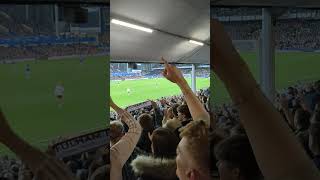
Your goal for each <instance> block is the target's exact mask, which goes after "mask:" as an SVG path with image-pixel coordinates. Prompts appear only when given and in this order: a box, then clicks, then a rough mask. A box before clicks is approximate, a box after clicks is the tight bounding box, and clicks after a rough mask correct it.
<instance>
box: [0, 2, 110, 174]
mask: <svg viewBox="0 0 320 180" xmlns="http://www.w3.org/2000/svg"><path fill="white" fill-rule="evenodd" d="M108 60H109V5H108V4H106V5H103V4H101V5H90V4H84V5H81V4H78V5H74V4H69V5H67V4H66V5H55V4H45V5H37V4H33V5H28V4H26V5H23V4H19V5H14V4H1V6H0V83H1V88H0V94H1V95H0V99H1V100H0V107H1V111H2V113H3V114H4V116H5V118H6V120H7V122H8V124H9V126H10V127H11V128H12V130H13V131H14V132H15V133H16V134H17V135H18V136H19V137H21V138H22V139H23V140H25V141H26V142H27V143H28V144H30V145H31V146H33V147H35V148H37V149H40V150H41V151H44V152H51V154H52V155H54V156H56V157H57V159H60V160H63V161H64V162H65V164H66V165H67V166H70V165H68V164H72V165H71V166H72V169H71V170H72V173H73V174H74V175H77V176H81V177H85V178H87V177H89V175H90V176H91V174H92V173H93V171H94V170H95V169H96V168H99V167H100V166H101V167H102V166H104V165H105V164H106V156H107V155H106V154H105V152H103V151H102V153H101V151H100V150H99V149H101V148H102V149H105V147H106V146H107V144H108V143H107V132H106V127H107V126H106V115H107V113H106V111H105V108H106V106H105V104H106V97H107V94H108V88H107V87H108V86H107V82H108V81H107V78H108V76H107V75H106V71H107V70H106V69H107V67H108V66H107V63H108ZM1 121H3V120H1ZM2 123H3V122H2ZM2 135H3V134H2ZM98 140H99V142H100V143H97V142H98ZM95 142H96V143H95ZM2 143H3V142H2ZM12 143H15V142H12ZM13 152H15V153H13ZM26 152H27V151H26ZM20 153H21V151H20ZM99 153H100V154H99ZM17 156H18V157H19V158H22V159H18V158H17ZM38 156H39V157H40V155H38ZM84 156H86V157H84ZM30 157H31V156H30ZM81 157H82V158H81ZM87 158H91V159H92V158H93V159H92V160H95V159H97V158H98V159H101V163H100V164H98V165H97V164H95V168H94V169H91V170H90V171H89V170H88V169H89V166H90V165H92V164H94V163H92V162H91V161H90V162H87V163H88V164H87V165H86V166H83V165H82V163H84V162H85V161H87ZM0 159H1V160H0V166H1V171H0V177H1V178H8V179H18V174H21V173H23V172H25V173H27V174H28V172H31V171H30V169H29V168H31V170H33V169H32V166H28V165H30V164H29V163H30V162H29V163H26V162H23V161H25V159H24V158H23V155H21V154H19V151H18V153H17V151H15V149H14V148H11V149H10V150H9V149H8V148H6V147H5V146H4V145H2V144H1V145H0ZM21 160H23V161H21ZM34 161H36V158H35V159H34ZM52 162H54V161H52ZM75 162H79V164H76V165H74V164H75ZM67 166H66V167H64V168H63V169H65V170H67V169H68V168H69V167H67ZM71 166H70V168H71ZM33 172H34V171H33ZM29 175H30V176H31V177H28V176H29ZM34 175H35V174H33V175H32V173H29V174H28V175H26V174H25V175H23V177H20V176H21V175H19V179H20V178H27V179H28V178H32V176H34ZM40 179H43V178H40Z"/></svg>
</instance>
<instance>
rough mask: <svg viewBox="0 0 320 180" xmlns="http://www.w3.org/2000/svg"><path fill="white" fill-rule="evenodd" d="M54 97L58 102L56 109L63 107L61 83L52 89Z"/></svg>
mask: <svg viewBox="0 0 320 180" xmlns="http://www.w3.org/2000/svg"><path fill="white" fill-rule="evenodd" d="M54 95H55V96H56V98H57V101H58V107H59V108H61V107H62V105H63V99H64V97H63V96H64V87H63V85H62V83H58V84H57V85H56V87H55V89H54Z"/></svg>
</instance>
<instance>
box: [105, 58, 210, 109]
mask: <svg viewBox="0 0 320 180" xmlns="http://www.w3.org/2000/svg"><path fill="white" fill-rule="evenodd" d="M110 66H111V84H110V87H111V88H110V92H111V97H113V98H114V101H115V102H116V103H118V104H119V106H120V107H123V108H125V107H127V106H129V105H133V104H137V103H141V102H144V101H147V100H158V99H160V98H162V97H168V96H174V95H179V94H181V92H180V90H179V88H178V87H176V86H175V85H174V84H173V83H171V82H169V81H167V80H166V79H165V78H164V77H163V76H162V71H163V70H164V66H163V65H161V64H141V63H131V64H130V66H134V67H135V69H130V68H129V69H127V68H126V67H129V65H128V64H127V63H111V65H110ZM121 67H123V68H124V69H121ZM177 67H178V68H179V69H182V71H183V74H184V77H186V78H187V81H188V84H189V85H190V86H191V84H192V82H191V71H192V66H190V65H177ZM196 69H197V70H196V83H197V90H200V89H208V88H209V86H210V66H209V65H198V66H197V68H196ZM130 70H131V72H128V71H130ZM132 71H133V72H132Z"/></svg>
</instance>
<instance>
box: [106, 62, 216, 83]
mask: <svg viewBox="0 0 320 180" xmlns="http://www.w3.org/2000/svg"><path fill="white" fill-rule="evenodd" d="M110 70H111V80H125V79H141V78H161V77H163V76H162V75H161V72H162V71H163V70H162V69H154V70H151V71H142V73H141V75H138V76H137V75H135V73H132V75H130V76H128V75H126V76H121V75H120V74H121V70H120V69H117V68H116V67H114V66H112V65H111V66H110ZM180 70H181V72H182V73H183V74H184V75H190V74H191V69H190V68H189V69H180ZM115 74H116V75H115ZM126 74H127V73H126ZM195 74H196V77H202V78H208V77H210V70H209V68H197V69H196V73H195Z"/></svg>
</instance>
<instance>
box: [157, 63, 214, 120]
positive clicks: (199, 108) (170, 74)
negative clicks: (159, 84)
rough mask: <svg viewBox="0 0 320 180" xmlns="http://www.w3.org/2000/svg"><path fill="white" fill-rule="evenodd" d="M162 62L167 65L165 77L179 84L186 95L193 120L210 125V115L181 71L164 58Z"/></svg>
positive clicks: (164, 72)
mask: <svg viewBox="0 0 320 180" xmlns="http://www.w3.org/2000/svg"><path fill="white" fill-rule="evenodd" d="M162 61H163V62H164V64H165V69H164V71H163V73H162V74H163V76H164V77H165V78H167V79H168V80H169V81H171V82H173V83H175V84H177V85H178V86H179V88H180V90H181V92H182V94H183V95H184V98H185V100H186V102H187V105H188V108H189V110H190V113H191V116H192V118H193V120H203V121H205V123H206V124H207V126H209V125H210V116H209V113H208V112H207V111H206V109H205V108H204V106H203V105H202V104H201V102H200V100H199V99H198V97H197V96H196V95H195V94H194V93H193V92H192V90H191V88H190V87H189V85H188V83H187V81H186V80H185V79H184V77H183V75H182V73H181V71H180V70H179V69H178V68H177V67H175V66H173V65H171V64H168V62H167V61H166V60H165V59H163V58H162Z"/></svg>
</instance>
